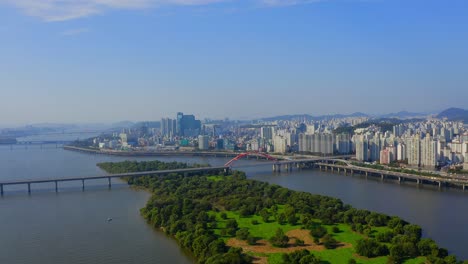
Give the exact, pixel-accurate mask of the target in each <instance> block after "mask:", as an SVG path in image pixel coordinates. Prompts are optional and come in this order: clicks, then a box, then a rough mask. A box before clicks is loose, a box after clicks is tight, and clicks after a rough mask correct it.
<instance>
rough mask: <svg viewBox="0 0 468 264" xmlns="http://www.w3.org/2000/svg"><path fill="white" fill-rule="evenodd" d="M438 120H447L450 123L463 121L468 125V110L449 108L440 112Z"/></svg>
mask: <svg viewBox="0 0 468 264" xmlns="http://www.w3.org/2000/svg"><path fill="white" fill-rule="evenodd" d="M437 117H438V118H447V119H448V120H450V121H463V122H465V123H468V110H465V109H461V108H449V109H447V110H444V111H442V112H440V114H438V115H437Z"/></svg>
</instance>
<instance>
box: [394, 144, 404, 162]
mask: <svg viewBox="0 0 468 264" xmlns="http://www.w3.org/2000/svg"><path fill="white" fill-rule="evenodd" d="M396 159H397V160H406V144H405V143H404V142H400V143H398V145H397V154H396Z"/></svg>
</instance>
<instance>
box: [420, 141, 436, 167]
mask: <svg viewBox="0 0 468 264" xmlns="http://www.w3.org/2000/svg"><path fill="white" fill-rule="evenodd" d="M437 160H438V159H437V142H436V141H434V140H433V139H432V137H431V136H430V135H427V136H426V137H425V138H424V139H423V140H421V166H425V167H435V166H437Z"/></svg>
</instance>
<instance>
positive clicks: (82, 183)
mask: <svg viewBox="0 0 468 264" xmlns="http://www.w3.org/2000/svg"><path fill="white" fill-rule="evenodd" d="M81 189H82V190H83V191H84V179H82V180H81Z"/></svg>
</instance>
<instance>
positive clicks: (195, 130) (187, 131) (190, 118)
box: [176, 112, 201, 137]
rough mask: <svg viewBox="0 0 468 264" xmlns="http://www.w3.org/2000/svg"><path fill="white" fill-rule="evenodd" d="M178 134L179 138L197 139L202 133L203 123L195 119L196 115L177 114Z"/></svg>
mask: <svg viewBox="0 0 468 264" xmlns="http://www.w3.org/2000/svg"><path fill="white" fill-rule="evenodd" d="M176 132H177V135H179V136H184V137H196V136H198V135H199V134H200V132H201V121H200V120H197V119H195V116H194V115H184V113H181V112H179V113H177V121H176Z"/></svg>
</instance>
